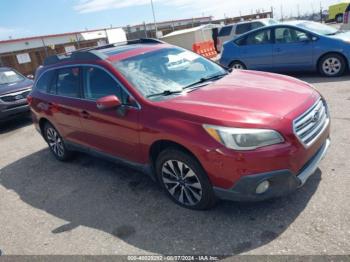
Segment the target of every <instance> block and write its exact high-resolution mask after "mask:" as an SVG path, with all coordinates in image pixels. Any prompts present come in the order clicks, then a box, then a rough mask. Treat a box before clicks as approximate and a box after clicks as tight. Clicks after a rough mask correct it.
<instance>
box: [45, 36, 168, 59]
mask: <svg viewBox="0 0 350 262" xmlns="http://www.w3.org/2000/svg"><path fill="white" fill-rule="evenodd" d="M167 45H168V44H166V43H165V42H163V41H160V40H157V39H152V38H144V39H138V40H131V41H127V42H124V43H116V44H109V45H105V46H99V47H92V48H84V49H80V50H77V51H74V52H72V53H70V54H60V55H53V56H49V57H48V58H46V59H45V61H44V66H49V65H50V66H52V65H56V64H61V63H67V62H70V63H75V62H82V61H99V60H107V61H111V62H112V61H115V60H121V59H125V58H128V57H132V56H135V55H138V54H142V53H147V52H151V51H154V50H157V49H161V48H164V47H165V46H167Z"/></svg>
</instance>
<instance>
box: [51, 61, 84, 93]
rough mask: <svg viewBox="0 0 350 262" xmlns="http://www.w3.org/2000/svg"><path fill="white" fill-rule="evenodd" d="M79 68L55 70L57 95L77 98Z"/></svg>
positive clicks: (78, 91)
mask: <svg viewBox="0 0 350 262" xmlns="http://www.w3.org/2000/svg"><path fill="white" fill-rule="evenodd" d="M79 83H80V68H79V67H69V68H62V69H58V70H57V81H56V89H57V91H56V92H57V95H61V96H67V97H79V95H80V84H79Z"/></svg>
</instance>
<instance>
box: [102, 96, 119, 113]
mask: <svg viewBox="0 0 350 262" xmlns="http://www.w3.org/2000/svg"><path fill="white" fill-rule="evenodd" d="M121 105H122V103H121V102H120V100H119V98H118V97H116V96H115V95H110V96H105V97H102V98H100V99H98V100H97V101H96V106H97V108H98V109H99V110H106V109H112V108H117V107H119V106H121Z"/></svg>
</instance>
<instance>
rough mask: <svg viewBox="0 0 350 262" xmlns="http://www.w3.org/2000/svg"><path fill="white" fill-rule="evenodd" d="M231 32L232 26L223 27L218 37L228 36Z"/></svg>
mask: <svg viewBox="0 0 350 262" xmlns="http://www.w3.org/2000/svg"><path fill="white" fill-rule="evenodd" d="M231 32H232V26H224V27H223V28H221V30H220V32H219V37H220V36H229V35H230V34H231Z"/></svg>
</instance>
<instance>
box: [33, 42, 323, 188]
mask: <svg viewBox="0 0 350 262" xmlns="http://www.w3.org/2000/svg"><path fill="white" fill-rule="evenodd" d="M160 46H162V45H160ZM152 48H154V47H153V46H151V47H147V48H146V49H147V50H148V51H149V50H153V49H152ZM158 48H160V47H158ZM147 50H143V49H140V50H138V51H137V52H135V51H132V53H130V52H125V53H123V54H122V55H115V56H113V57H110V59H109V60H110V61H114V60H116V59H123V58H124V57H126V56H128V55H129V56H130V55H135V54H137V53H142V52H145V51H147ZM84 63H87V62H82V63H80V64H84ZM91 63H93V64H96V65H100V66H102V67H104V68H105V69H106V70H108V71H109V72H111V73H112V74H113V75H114V76H115V77H116V78H118V80H119V81H120V82H121V83H122V84H123V85H124V86H125V88H126V89H127V90H128V92H129V93H130V94H131V95H132V96H133V97H134V99H135V100H136V101H137V102H138V104H139V105H140V109H137V108H130V109H129V110H128V112H127V114H126V115H125V116H119V115H118V114H117V113H116V110H113V109H110V110H106V111H101V110H98V109H97V107H96V103H95V102H92V101H87V100H82V99H69V98H61V97H55V96H51V95H48V94H43V93H40V92H39V91H36V90H34V91H33V93H32V94H31V96H32V98H33V99H32V102H31V107H32V112H33V117H34V123H35V125H36V126H37V128H39V127H38V123H39V120H40V119H42V118H45V119H47V120H49V121H50V122H51V123H53V124H54V125H55V127H56V128H57V129H58V131H59V132H60V133H61V135H62V136H63V137H64V139H66V140H69V141H72V142H75V143H79V144H81V145H84V146H87V147H90V148H93V149H96V150H98V151H101V152H104V153H107V154H110V155H113V156H116V157H120V158H123V159H125V160H128V161H131V162H135V163H139V164H150V148H151V146H152V145H153V144H154V143H155V142H157V141H160V140H169V141H172V142H175V143H178V144H180V145H182V146H183V147H185V148H187V149H188V150H189V151H190V152H192V153H193V154H194V155H195V156H196V158H197V159H198V160H199V162H200V163H201V165H202V166H203V168H204V170H205V171H206V172H207V174H208V176H209V179H210V181H211V182H212V184H213V186H216V187H221V188H226V189H227V188H230V187H232V186H233V185H234V184H235V183H236V182H237V181H238V180H239V178H241V177H242V176H247V175H252V174H258V173H264V172H270V171H275V170H281V169H288V170H291V171H292V172H293V173H295V174H297V173H298V172H299V171H300V169H301V168H302V167H303V166H304V165H305V163H306V162H307V161H308V160H309V159H310V158H311V157H312V156H313V155H314V154H315V153H316V151H317V150H318V149H319V148H320V147H321V145H322V144H323V143H324V142H325V140H326V139H327V138H328V137H329V127H328V128H327V129H326V131H325V132H324V133H323V134H322V135H321V136H320V137H319V138H318V140H317V141H316V142H315V143H314V144H313V145H312V146H311V147H309V148H305V147H304V146H303V145H302V144H301V143H300V142H299V140H298V139H297V137H296V136H295V135H294V133H293V126H292V124H293V120H294V119H296V118H297V117H298V116H300V115H302V114H303V113H304V112H305V111H306V110H307V109H308V108H310V107H311V106H312V105H313V104H314V103H315V102H316V101H317V100H318V99H319V98H320V95H319V93H318V92H317V91H316V90H315V89H313V88H312V87H310V86H309V85H308V84H306V83H304V82H302V81H299V80H296V79H294V78H291V77H286V76H281V75H276V74H270V73H262V72H253V71H234V72H233V73H231V74H230V75H228V76H226V77H224V78H222V79H221V80H218V81H216V82H213V83H212V84H209V85H207V86H205V87H202V88H200V89H197V90H194V91H192V92H189V93H187V94H185V95H180V96H176V97H175V98H170V99H167V100H164V101H161V102H152V101H150V100H147V99H145V98H144V97H142V96H141V95H140V94H139V93H138V92H137V91H136V90H135V89H134V88H133V87H132V86H131V85H130V83H128V82H127V81H126V80H125V79H124V78H123V76H122V75H121V74H119V73H118V72H117V71H116V70H115V69H114V67H113V66H112V65H111V64H110V63H109V62H108V61H98V62H96V61H95V62H91ZM77 64H78V63H77ZM83 112H86V113H87V114H85V113H83ZM203 124H211V125H221V126H228V127H249V128H267V129H274V130H276V131H278V132H280V133H281V134H282V136H283V137H284V139H285V142H284V143H282V144H278V145H273V146H267V147H263V148H260V149H257V150H253V151H246V152H243V151H241V152H239V151H234V150H231V149H228V148H226V147H224V146H223V145H221V144H220V143H218V142H217V141H215V140H214V139H213V138H211V137H210V136H209V135H208V134H207V132H206V131H205V130H204V129H203V127H202V125H203Z"/></svg>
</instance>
